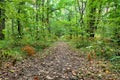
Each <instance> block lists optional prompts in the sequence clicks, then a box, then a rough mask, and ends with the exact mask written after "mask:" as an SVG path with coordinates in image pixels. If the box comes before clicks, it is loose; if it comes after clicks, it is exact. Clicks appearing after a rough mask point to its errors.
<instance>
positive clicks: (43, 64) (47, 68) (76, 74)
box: [0, 42, 120, 80]
mask: <svg viewBox="0 0 120 80" xmlns="http://www.w3.org/2000/svg"><path fill="white" fill-rule="evenodd" d="M45 53H50V54H49V55H47V56H45V57H44V58H41V59H40V58H39V57H30V58H29V57H28V58H27V59H24V60H23V61H22V62H17V63H16V64H15V66H11V67H10V68H8V69H3V70H2V71H0V80H120V78H118V75H117V74H114V73H111V72H110V71H109V70H107V67H106V64H103V63H102V62H101V61H95V60H94V61H93V62H91V63H90V62H89V61H88V60H87V59H86V56H85V55H84V54H83V53H82V52H81V53H80V54H79V52H77V51H73V50H71V48H70V47H69V45H68V44H67V43H65V42H56V43H55V45H54V46H53V47H51V48H49V49H47V50H45Z"/></svg>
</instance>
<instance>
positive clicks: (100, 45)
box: [70, 37, 120, 73]
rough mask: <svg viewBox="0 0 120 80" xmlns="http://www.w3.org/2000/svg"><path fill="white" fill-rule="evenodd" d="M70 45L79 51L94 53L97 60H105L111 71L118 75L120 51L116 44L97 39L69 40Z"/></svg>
mask: <svg viewBox="0 0 120 80" xmlns="http://www.w3.org/2000/svg"><path fill="white" fill-rule="evenodd" d="M70 43H71V45H74V47H75V48H77V49H81V50H82V51H84V52H85V53H87V52H90V51H94V52H95V53H96V55H97V57H98V58H99V59H105V60H107V61H109V62H111V64H113V66H112V70H114V71H116V72H119V73H120V49H119V47H120V46H118V45H117V44H116V43H114V42H112V41H111V40H109V39H106V38H105V39H104V38H101V39H97V38H83V37H79V38H73V39H71V40H70Z"/></svg>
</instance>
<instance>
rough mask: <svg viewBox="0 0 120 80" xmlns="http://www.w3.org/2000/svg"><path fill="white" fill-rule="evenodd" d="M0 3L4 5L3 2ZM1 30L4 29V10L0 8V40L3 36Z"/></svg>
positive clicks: (1, 0) (0, 0)
mask: <svg viewBox="0 0 120 80" xmlns="http://www.w3.org/2000/svg"><path fill="white" fill-rule="evenodd" d="M0 2H1V3H4V0H0ZM3 29H5V10H4V8H0V40H4V38H5V35H4V34H3V32H2V31H3Z"/></svg>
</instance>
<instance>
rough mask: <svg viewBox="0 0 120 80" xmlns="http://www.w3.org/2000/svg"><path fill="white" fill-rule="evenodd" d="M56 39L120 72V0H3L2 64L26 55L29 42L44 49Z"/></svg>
mask: <svg viewBox="0 0 120 80" xmlns="http://www.w3.org/2000/svg"><path fill="white" fill-rule="evenodd" d="M56 41H65V42H68V43H69V44H70V45H71V46H72V47H74V48H76V49H79V50H81V51H83V52H84V53H85V54H86V55H87V54H89V53H95V55H97V58H98V59H104V60H106V61H109V62H110V63H111V64H114V65H113V66H112V69H113V71H116V72H120V0H0V66H2V63H4V62H6V61H10V60H11V58H16V59H18V60H21V59H22V58H24V57H25V56H26V52H24V50H25V49H24V48H26V47H25V46H26V45H27V46H29V47H30V46H31V47H32V48H33V47H34V49H35V50H36V52H42V51H43V50H45V49H46V48H48V47H49V46H51V44H52V43H54V42H56ZM27 52H28V53H29V52H31V51H27ZM33 53H34V52H33ZM31 54H32V53H31ZM88 56H90V55H88Z"/></svg>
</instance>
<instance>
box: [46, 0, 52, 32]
mask: <svg viewBox="0 0 120 80" xmlns="http://www.w3.org/2000/svg"><path fill="white" fill-rule="evenodd" d="M49 13H50V8H49V0H47V18H46V21H47V27H48V31H49V33H51V28H50V22H49V17H50V16H49Z"/></svg>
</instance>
